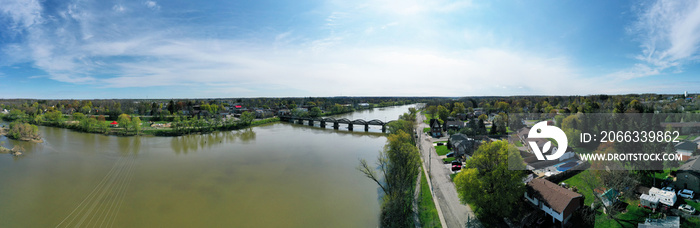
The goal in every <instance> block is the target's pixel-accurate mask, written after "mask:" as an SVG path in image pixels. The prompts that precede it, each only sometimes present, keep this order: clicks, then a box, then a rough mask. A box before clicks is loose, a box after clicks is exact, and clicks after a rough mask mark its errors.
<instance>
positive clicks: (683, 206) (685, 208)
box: [678, 204, 695, 215]
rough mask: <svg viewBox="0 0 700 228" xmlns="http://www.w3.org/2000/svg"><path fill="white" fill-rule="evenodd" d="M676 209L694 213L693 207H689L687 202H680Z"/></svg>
mask: <svg viewBox="0 0 700 228" xmlns="http://www.w3.org/2000/svg"><path fill="white" fill-rule="evenodd" d="M678 210H679V211H682V212H685V213H688V214H691V215H692V214H695V208H694V207H691V206H690V205H688V204H681V206H679V207H678Z"/></svg>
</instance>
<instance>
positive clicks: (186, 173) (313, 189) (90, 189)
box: [0, 106, 411, 227]
mask: <svg viewBox="0 0 700 228" xmlns="http://www.w3.org/2000/svg"><path fill="white" fill-rule="evenodd" d="M408 107H411V106H400V107H388V108H378V109H374V110H365V111H359V112H354V113H349V114H344V115H339V116H335V117H336V118H342V117H344V118H348V119H358V118H362V119H365V120H372V119H379V120H383V121H384V120H392V119H396V118H397V117H398V116H399V115H400V114H402V113H404V112H407V110H408ZM329 128H332V127H330V126H329ZM39 129H40V131H41V135H42V136H43V138H44V143H39V144H36V143H27V142H18V141H14V140H9V139H7V138H6V137H0V141H1V142H5V143H4V144H5V145H4V146H5V147H12V146H13V145H15V144H19V145H22V146H23V147H24V148H25V150H26V153H25V155H23V156H20V157H13V156H11V155H9V154H0V227H56V226H59V227H68V226H70V227H74V226H81V227H112V226H113V227H377V226H378V223H379V221H378V220H379V208H380V201H379V200H380V199H379V193H380V190H379V189H378V187H377V185H376V184H375V183H374V182H372V181H371V180H369V179H367V178H366V177H364V176H363V175H362V173H360V172H359V171H357V170H356V167H357V165H358V164H359V159H367V160H368V161H370V162H371V163H372V164H374V161H375V160H376V157H377V155H378V152H379V151H380V150H381V149H382V147H383V145H384V143H385V142H386V138H385V137H384V135H383V134H381V133H377V131H380V130H379V129H378V128H373V129H370V131H371V132H369V133H365V132H348V131H347V130H342V129H341V130H333V129H321V128H318V127H309V126H302V125H298V124H292V123H273V124H268V125H264V126H257V127H253V128H249V129H243V130H237V131H230V132H216V133H212V134H205V135H188V136H182V137H153V136H140V137H117V136H105V135H97V134H88V133H80V132H75V131H71V130H67V129H61V128H53V127H39ZM356 130H360V131H362V130H364V129H362V128H358V127H356Z"/></svg>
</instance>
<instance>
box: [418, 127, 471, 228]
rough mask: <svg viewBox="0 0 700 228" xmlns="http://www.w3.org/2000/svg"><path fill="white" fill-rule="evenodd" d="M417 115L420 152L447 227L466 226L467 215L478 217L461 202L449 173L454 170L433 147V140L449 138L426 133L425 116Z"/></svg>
mask: <svg viewBox="0 0 700 228" xmlns="http://www.w3.org/2000/svg"><path fill="white" fill-rule="evenodd" d="M416 117H417V121H418V127H417V131H418V132H419V134H418V142H419V149H420V153H421V156H422V157H423V161H424V162H425V166H426V167H429V168H428V169H429V171H430V177H431V178H430V181H431V183H432V185H433V192H434V194H435V196H434V197H437V199H438V200H439V203H440V209H441V210H442V213H443V215H444V217H445V222H446V223H447V227H450V228H452V227H460V228H461V227H464V224H465V223H466V221H467V215H469V216H470V217H471V218H472V220H475V219H476V217H475V216H474V212H473V211H472V210H471V208H469V206H467V205H464V204H461V203H460V201H459V196H458V195H457V190H456V188H455V185H454V183H452V181H451V180H450V176H449V175H450V174H451V173H452V171H449V170H448V169H447V168H446V167H445V165H443V163H442V160H441V159H440V158H439V157H438V155H437V152H435V148H434V147H433V141H446V140H447V138H442V139H439V140H433V139H432V137H430V136H427V135H426V134H424V133H423V131H422V130H423V128H426V127H428V125H427V124H425V123H424V122H423V120H424V119H425V116H423V115H417V116H416ZM429 154H431V156H429ZM429 159H432V162H429Z"/></svg>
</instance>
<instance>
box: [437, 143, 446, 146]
mask: <svg viewBox="0 0 700 228" xmlns="http://www.w3.org/2000/svg"><path fill="white" fill-rule="evenodd" d="M437 145H438V146H442V145H445V144H443V143H437Z"/></svg>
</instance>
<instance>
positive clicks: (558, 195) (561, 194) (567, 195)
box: [527, 179, 583, 213]
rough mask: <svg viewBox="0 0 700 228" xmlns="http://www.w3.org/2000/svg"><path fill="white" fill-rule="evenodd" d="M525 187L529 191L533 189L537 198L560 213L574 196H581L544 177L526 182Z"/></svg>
mask: <svg viewBox="0 0 700 228" xmlns="http://www.w3.org/2000/svg"><path fill="white" fill-rule="evenodd" d="M527 188H528V191H529V192H533V191H534V192H533V193H535V194H534V195H535V196H536V197H537V198H538V199H540V200H542V202H544V203H545V204H546V205H547V206H549V207H550V208H552V209H553V210H554V211H556V212H558V213H562V212H563V211H564V209H566V207H567V206H568V205H569V203H570V202H571V200H573V199H574V198H577V197H583V196H582V195H581V194H578V193H575V192H573V191H571V190H569V189H566V188H563V187H561V186H559V185H557V184H555V183H552V182H551V181H548V180H546V179H533V180H532V181H530V182H528V183H527Z"/></svg>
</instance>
